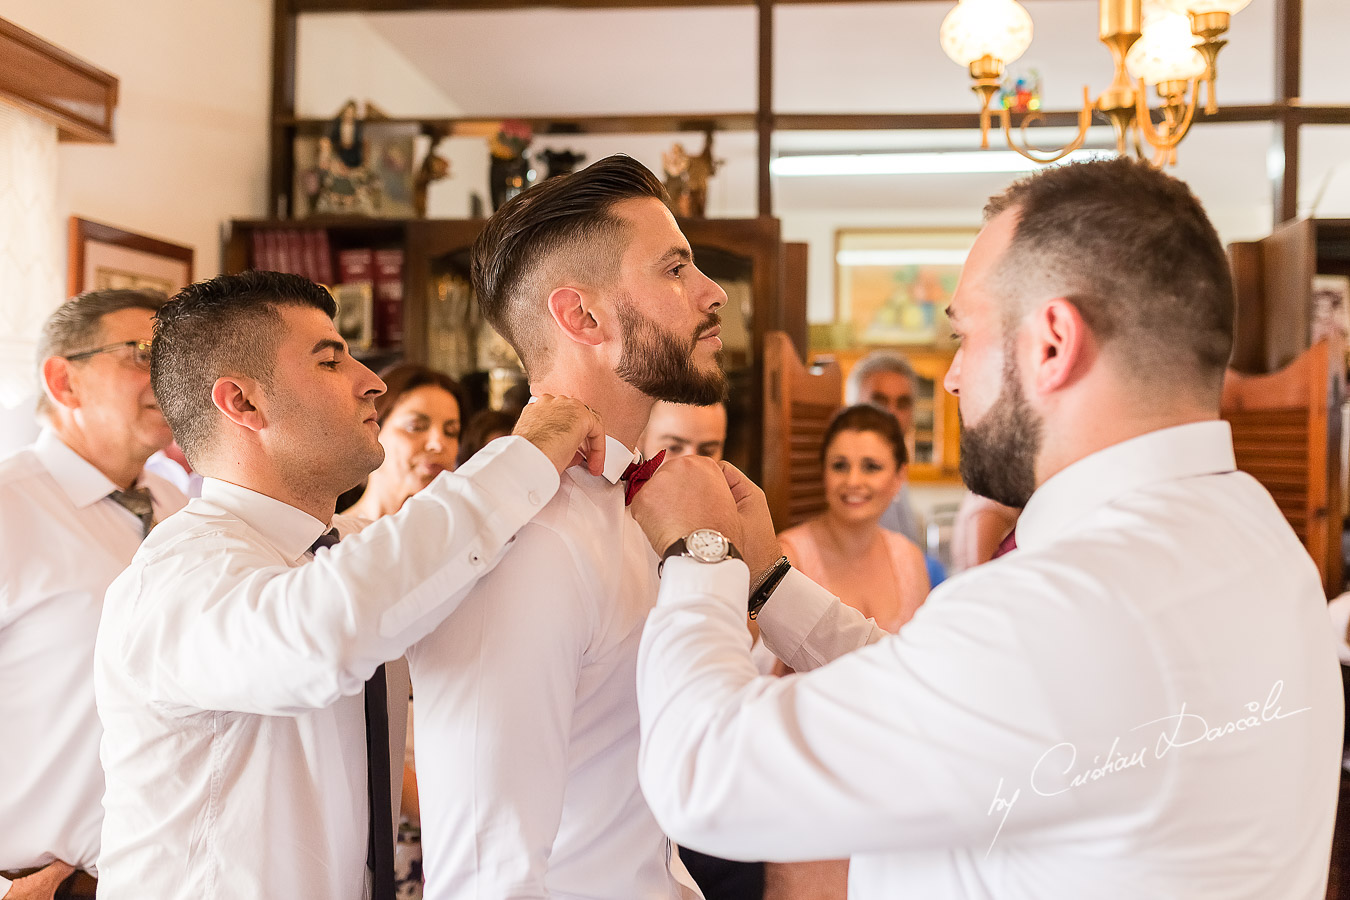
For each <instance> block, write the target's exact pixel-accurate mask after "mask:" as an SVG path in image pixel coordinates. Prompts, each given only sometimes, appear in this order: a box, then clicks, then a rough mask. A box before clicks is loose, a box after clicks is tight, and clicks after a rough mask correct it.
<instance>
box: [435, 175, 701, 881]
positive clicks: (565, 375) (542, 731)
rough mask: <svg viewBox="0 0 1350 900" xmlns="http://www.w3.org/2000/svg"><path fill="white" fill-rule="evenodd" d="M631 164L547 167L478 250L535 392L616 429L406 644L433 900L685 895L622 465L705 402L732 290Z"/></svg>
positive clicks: (479, 284) (499, 324)
mask: <svg viewBox="0 0 1350 900" xmlns="http://www.w3.org/2000/svg"><path fill="white" fill-rule="evenodd" d="M664 196H665V194H664V191H663V189H662V187H661V183H660V182H659V181H658V180H657V179H656V177H655V176H654V175H652V173H651V172H649V171H648V170H647V169H645V168H644V167H643V166H642V165H640V164H639V163H637V162H635V161H633V160H631V159H629V158H627V157H622V156H615V157H610V158H608V159H605V160H602V161H600V162H598V163H596V164H594V165H592V166H590V167H589V168H587V169H584V170H582V171H581V172H578V173H576V174H574V175H569V176H564V177H560V178H556V179H550V180H549V181H546V182H544V183H543V184H541V185H539V186H537V187H534V188H531V189H530V190H529V191H526V192H525V193H523V194H521V195H520V196H518V197H517V198H515V199H513V200H512V201H510V202H509V203H507V204H506V205H505V206H503V207H502V209H501V210H499V211H498V212H497V213H496V215H494V216H493V217H492V219H490V220H489V222H488V224H487V226H486V228H485V230H484V231H483V234H482V236H481V237H480V238H479V241H478V243H477V244H476V245H475V247H474V254H473V275H474V287H475V289H476V290H477V293H478V297H479V302H480V303H481V304H482V309H483V312H484V315H485V317H486V318H487V320H488V322H489V323H491V324H492V325H493V327H495V328H496V329H497V330H498V331H499V332H500V333H501V334H502V335H503V336H505V337H506V338H507V340H509V341H510V342H511V343H512V345H513V346H514V347H515V348H516V350H517V351H518V352H519V354H520V357H521V359H522V361H523V362H524V364H525V366H526V369H527V371H528V373H529V378H530V387H531V390H532V391H533V392H534V393H535V394H536V395H538V394H541V393H553V392H558V391H564V390H565V391H566V392H567V393H568V395H569V396H572V397H576V398H578V399H580V400H582V401H584V402H585V403H587V404H588V405H589V406H591V407H593V408H594V409H595V410H596V411H597V412H598V413H599V414H600V416H601V418H602V420H603V421H604V423H605V428H606V431H607V432H608V438H607V443H608V450H607V453H606V463H605V470H604V472H603V473H602V474H600V475H592V474H586V473H581V472H578V471H576V470H570V471H568V472H567V473H565V474H564V475H563V479H562V486H561V487H560V488H559V491H558V494H557V495H556V496H555V497H554V498H553V500H552V502H550V503H549V504H548V505H547V506H546V507H545V508H544V509H543V510H542V511H541V512H540V513H539V515H538V516H536V517H535V518H534V519H533V520H532V522H531V523H530V524H529V525H527V526H525V527H524V528H523V529H521V531H520V533H519V534H518V535H517V536H516V540H515V544H514V546H513V547H512V548H511V549H510V551H509V552H508V553H507V555H506V557H505V558H504V559H503V560H502V562H501V564H500V565H499V566H498V567H497V568H496V569H494V570H493V572H492V573H491V574H489V575H488V576H486V577H485V578H483V579H482V580H481V581H480V582H479V583H478V585H477V587H476V588H475V589H474V590H473V591H472V592H471V593H470V594H469V596H468V598H467V599H466V600H465V601H464V603H463V605H462V606H461V607H460V609H459V610H458V611H457V613H456V615H455V616H454V617H453V618H452V619H451V620H449V621H447V622H446V623H445V624H444V625H442V626H441V627H440V628H438V629H437V630H436V631H435V632H433V633H432V634H431V635H429V636H428V637H426V638H425V639H423V640H422V641H421V642H420V643H418V644H417V645H416V646H414V647H413V648H412V649H410V650H409V653H408V659H409V662H410V664H411V666H412V674H413V693H414V698H415V720H416V728H415V729H414V731H415V735H416V743H417V747H416V751H417V774H418V788H419V792H420V794H421V799H422V849H423V861H424V870H425V872H426V877H427V889H426V890H427V894H426V895H427V897H429V898H435V900H448V898H480V897H492V898H502V900H505V898H512V900H515V898H544V897H548V898H588V900H657V898H670V897H677V896H680V890H681V889H680V887H679V886H678V885H677V884H676V882H675V881H674V880H673V879H672V876H671V875H670V871H669V868H670V867H669V862H670V860H669V854H670V848H669V845H668V843H667V841H666V839H665V837H664V836H663V835H662V833H661V830H660V829H659V828H658V827H657V824H656V822H655V820H654V819H653V818H652V815H651V813H650V812H649V811H648V809H647V804H646V802H645V801H644V799H643V797H642V793H641V791H640V790H639V788H638V780H637V761H638V760H637V755H638V719H637V698H636V693H635V687H634V671H635V668H636V665H637V648H638V641H639V638H640V637H641V633H642V627H643V623H644V622H645V621H646V617H647V613H648V611H649V610H650V609H651V608H652V605H653V604H654V602H655V599H656V558H655V556H654V555H653V554H652V551H651V548H650V547H649V546H648V545H647V543H646V540H645V539H644V538H643V535H642V532H641V530H640V529H639V528H638V526H637V525H636V524H635V523H634V522H633V519H632V517H631V516H630V515H629V513H628V512H627V509H626V504H625V495H626V493H631V492H632V491H634V490H635V489H636V485H635V484H630V483H625V477H626V476H625V472H626V470H628V469H629V467H630V465H631V464H632V463H634V462H636V461H637V460H638V459H639V457H638V456H637V454H636V453H635V452H634V450H633V448H634V446H635V445H636V444H637V442H638V438H639V436H640V435H641V433H642V430H643V428H644V427H645V425H646V424H647V419H648V416H649V415H650V413H651V409H652V405H653V404H654V403H655V402H656V401H657V400H658V399H660V400H668V401H672V402H677V403H696V404H705V405H706V404H710V403H715V402H717V401H719V400H721V399H722V395H723V392H724V390H725V385H724V378H723V375H722V372H721V369H720V367H719V365H718V362H717V354H718V351H719V350H720V349H721V340H720V339H719V338H718V336H717V335H718V332H719V327H718V316H717V311H718V309H719V308H720V307H721V306H722V304H723V303H725V302H726V294H725V293H724V292H723V291H722V289H721V288H719V287H718V286H717V285H716V284H715V283H714V282H713V281H711V280H710V279H709V278H708V277H707V276H705V275H704V274H703V273H701V272H700V271H699V270H698V269H697V268H696V267H695V266H694V263H693V253H692V251H691V249H690V247H689V242H688V241H687V240H686V239H685V237H684V235H683V234H681V233H680V229H679V228H678V226H677V225H676V223H675V220H674V218H673V217H672V216H671V214H670V212H669V211H668V210H667V209H666V206H665V204H664V202H663V200H664Z"/></svg>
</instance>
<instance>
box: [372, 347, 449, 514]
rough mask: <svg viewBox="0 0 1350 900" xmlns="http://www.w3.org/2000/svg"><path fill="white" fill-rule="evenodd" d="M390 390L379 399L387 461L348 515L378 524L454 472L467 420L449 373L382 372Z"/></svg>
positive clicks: (419, 369) (409, 368) (405, 368)
mask: <svg viewBox="0 0 1350 900" xmlns="http://www.w3.org/2000/svg"><path fill="white" fill-rule="evenodd" d="M380 377H381V378H383V379H384V383H385V385H386V386H387V390H386V391H385V392H384V394H383V395H382V396H380V397H379V398H378V399H377V400H376V401H375V413H376V417H377V419H378V421H379V423H380V444H381V445H382V446H383V447H384V462H383V463H381V464H380V467H379V468H378V469H376V470H375V471H374V472H371V473H370V480H369V481H368V482H367V483H366V489H365V492H364V493H362V494H361V497H360V499H359V500H357V501H356V502H355V503H354V504H352V506H351V507H350V508H349V509H347V510H345V514H346V515H349V516H356V517H358V518H362V519H368V520H370V521H374V520H375V519H378V518H379V517H380V516H387V515H389V514H390V513H395V512H398V510H399V508H400V507H402V506H403V504H404V503H405V502H406V501H407V499H408V498H409V497H411V496H412V495H413V494H416V493H417V492H418V491H420V490H422V488H424V487H426V486H427V485H429V484H431V482H432V481H433V480H434V479H435V478H436V476H437V475H439V474H441V473H442V472H450V471H454V468H455V456H456V454H457V453H458V452H459V430H460V422H461V418H462V416H463V411H464V408H463V405H462V404H461V403H460V396H461V392H460V388H459V385H458V384H456V383H455V380H454V379H453V378H451V377H450V376H449V375H445V374H443V373H441V372H437V371H435V370H434V369H428V368H426V367H424V366H417V365H406V364H405V365H398V366H394V367H393V368H391V369H386V370H385V371H384V372H382V373H380Z"/></svg>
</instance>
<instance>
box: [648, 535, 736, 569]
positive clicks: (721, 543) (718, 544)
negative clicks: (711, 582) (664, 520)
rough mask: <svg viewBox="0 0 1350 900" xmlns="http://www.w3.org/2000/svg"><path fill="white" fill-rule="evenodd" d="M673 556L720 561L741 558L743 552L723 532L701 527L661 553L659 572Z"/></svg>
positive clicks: (707, 561) (710, 561) (709, 561)
mask: <svg viewBox="0 0 1350 900" xmlns="http://www.w3.org/2000/svg"><path fill="white" fill-rule="evenodd" d="M672 556H686V557H688V558H690V559H696V560H698V561H699V562H701V563H720V562H722V561H723V560H725V559H740V558H741V553H740V551H739V550H737V549H736V547H735V545H733V544H732V543H731V541H729V540H727V537H726V535H724V534H722V532H720V531H714V530H713V529H711V528H699V529H697V530H696V531H691V532H689V534H687V535H685V536H684V537H682V538H680V539H679V540H678V541H676V542H675V543H673V544H671V545H670V546H669V547H667V548H666V552H665V553H662V554H661V566H660V567H659V568H658V569H657V570H656V571H657V574H660V572H661V569H662V568H664V567H665V564H666V560H668V559H670V558H671V557H672Z"/></svg>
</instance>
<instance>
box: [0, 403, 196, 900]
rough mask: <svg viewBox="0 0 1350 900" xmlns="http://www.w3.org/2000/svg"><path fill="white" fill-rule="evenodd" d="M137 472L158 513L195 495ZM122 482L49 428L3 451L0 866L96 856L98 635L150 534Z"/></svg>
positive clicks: (90, 864)
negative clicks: (109, 599)
mask: <svg viewBox="0 0 1350 900" xmlns="http://www.w3.org/2000/svg"><path fill="white" fill-rule="evenodd" d="M137 483H138V484H139V485H140V486H142V487H146V488H149V490H150V493H151V498H152V503H153V506H154V512H155V516H156V518H158V519H165V518H168V516H169V515H171V514H172V513H174V512H177V511H178V510H179V509H180V508H181V507H182V506H183V504H184V503H186V502H187V500H186V498H184V497H183V495H182V494H180V493H179V492H178V491H177V490H176V489H174V488H173V487H172V486H170V485H169V484H168V483H167V482H165V481H163V480H161V479H159V478H157V477H156V476H154V475H151V474H148V473H142V474H141V477H140V479H138V482H137ZM116 489H117V485H115V484H113V483H112V482H111V481H109V480H108V478H107V476H105V475H104V474H103V473H102V472H100V471H99V470H98V469H97V468H95V467H94V466H93V465H91V464H90V463H88V462H86V461H85V460H84V459H83V458H82V457H81V456H80V455H79V454H77V453H76V452H75V451H74V450H71V449H70V448H69V447H67V446H66V445H65V444H64V443H62V441H61V439H60V438H59V437H57V435H56V432H54V431H52V430H50V429H44V430H43V431H42V432H41V433H40V434H39V435H38V438H37V441H36V443H34V444H33V445H32V446H30V447H27V448H25V449H23V450H20V451H18V452H17V453H15V454H13V455H12V456H9V457H8V458H6V459H5V460H3V461H0V686H3V687H2V688H0V871H11V870H15V869H30V868H36V867H39V866H45V865H47V864H48V863H50V862H52V861H53V860H56V859H60V860H63V861H65V862H68V863H70V864H71V865H72V866H75V867H76V868H80V869H86V870H89V871H94V869H95V864H96V863H97V861H98V836H99V827H100V824H101V823H102V821H103V806H102V804H101V803H100V801H101V800H102V798H103V769H102V768H100V766H99V762H98V742H99V736H100V735H101V734H102V728H101V727H100V726H99V722H98V713H97V711H96V710H95V708H94V635H95V633H96V632H97V631H98V618H99V612H100V610H101V609H102V608H103V592H104V591H106V590H107V588H108V585H109V583H111V582H112V580H113V579H114V578H115V577H117V574H118V573H119V572H121V571H122V570H123V569H124V568H126V566H127V564H128V563H130V562H131V557H132V556H133V555H134V554H135V552H136V548H137V546H139V545H140V543H141V534H142V525H141V520H140V519H139V518H137V517H136V516H135V515H133V514H132V513H130V512H128V511H127V510H126V508H125V507H123V506H121V505H119V504H118V503H117V502H116V501H114V500H112V499H110V498H109V497H108V495H109V494H110V493H111V492H112V491H114V490H116ZM9 885H10V882H9V881H7V880H5V879H4V878H0V897H3V896H4V895H5V893H6V892H7V891H8V889H9Z"/></svg>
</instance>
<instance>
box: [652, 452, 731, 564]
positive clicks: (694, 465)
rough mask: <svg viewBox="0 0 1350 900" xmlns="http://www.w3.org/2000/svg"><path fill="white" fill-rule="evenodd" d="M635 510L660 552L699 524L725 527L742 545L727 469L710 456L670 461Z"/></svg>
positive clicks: (653, 479)
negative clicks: (728, 484)
mask: <svg viewBox="0 0 1350 900" xmlns="http://www.w3.org/2000/svg"><path fill="white" fill-rule="evenodd" d="M629 508H630V509H631V510H632V511H633V518H635V519H636V520H637V523H638V524H639V525H641V526H642V531H643V533H644V534H646V535H647V540H649V541H651V544H652V547H653V548H655V550H656V552H657V553H661V552H663V551H664V550H665V549H666V548H667V547H669V546H670V545H671V544H673V543H675V542H676V541H677V540H679V539H680V538H682V537H684V536H685V535H687V534H688V533H689V532H691V531H694V530H695V529H698V528H712V529H715V530H717V531H720V532H722V534H724V535H726V537H727V538H729V539H730V540H731V542H732V543H733V544H736V545H737V546H740V541H741V533H742V529H741V518H740V515H739V514H738V513H737V510H736V500H735V498H734V497H733V496H732V494H731V489H730V488H729V487H728V486H727V479H726V477H725V476H724V475H723V474H722V469H721V467H720V466H719V465H718V463H716V462H714V461H713V460H711V459H708V458H707V457H706V456H681V457H678V458H676V459H672V460H669V461H667V462H666V464H665V465H663V466H661V468H660V469H659V470H658V471H657V472H656V474H654V475H653V476H652V478H651V480H650V481H648V482H647V485H646V487H644V488H643V489H642V492H641V493H639V494H637V495H636V496H635V497H634V498H633V501H632V505H631V506H630V507H629Z"/></svg>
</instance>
